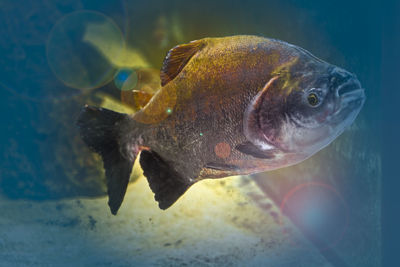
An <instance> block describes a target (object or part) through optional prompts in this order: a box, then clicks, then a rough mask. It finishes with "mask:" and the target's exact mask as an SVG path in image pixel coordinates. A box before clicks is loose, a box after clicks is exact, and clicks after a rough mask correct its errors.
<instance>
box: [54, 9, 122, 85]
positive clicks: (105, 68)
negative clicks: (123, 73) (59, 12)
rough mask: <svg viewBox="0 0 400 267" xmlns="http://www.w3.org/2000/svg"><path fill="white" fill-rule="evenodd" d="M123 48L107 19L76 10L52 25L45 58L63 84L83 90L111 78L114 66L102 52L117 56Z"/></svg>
mask: <svg viewBox="0 0 400 267" xmlns="http://www.w3.org/2000/svg"><path fill="white" fill-rule="evenodd" d="M123 48H124V38H123V35H122V33H121V31H120V29H119V28H118V26H117V25H116V24H115V23H114V22H113V21H112V20H111V19H110V18H108V17H107V16H105V15H103V14H101V13H99V12H94V11H77V12H73V13H70V14H68V15H66V16H64V17H63V18H61V19H60V20H59V21H58V22H57V23H56V24H55V25H54V27H53V29H52V30H51V32H50V34H49V37H48V40H47V46H46V49H47V61H48V64H49V66H50V68H51V70H52V71H53V73H54V74H55V76H56V77H57V78H58V79H59V80H60V81H62V82H63V83H64V84H65V85H67V86H69V87H72V88H76V89H81V90H87V89H92V88H96V87H100V86H103V85H105V84H106V83H108V82H110V81H111V80H112V79H113V77H114V73H115V71H116V68H115V66H114V65H113V63H112V62H110V60H109V59H108V58H107V57H106V56H105V55H104V54H108V55H110V54H111V56H112V57H114V58H117V57H120V56H119V54H120V53H122V52H123Z"/></svg>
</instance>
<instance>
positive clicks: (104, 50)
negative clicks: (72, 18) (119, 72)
mask: <svg viewBox="0 0 400 267" xmlns="http://www.w3.org/2000/svg"><path fill="white" fill-rule="evenodd" d="M117 34H120V35H122V33H121V32H118V33H116V32H115V30H114V29H113V28H111V25H110V24H108V23H92V24H89V25H88V26H87V27H86V30H85V34H84V36H83V41H85V42H87V43H89V44H91V45H92V46H93V47H94V48H95V49H97V50H98V51H99V52H100V53H101V54H102V55H103V56H104V57H105V58H106V59H107V60H108V61H109V62H110V63H111V64H112V65H114V66H115V67H117V68H122V67H131V68H146V67H149V63H148V62H147V60H146V59H145V58H144V57H143V56H142V55H141V54H140V53H139V52H138V51H137V50H136V49H134V48H130V47H127V46H126V43H125V42H122V43H121V42H120V40H121V38H116V36H115V35H117Z"/></svg>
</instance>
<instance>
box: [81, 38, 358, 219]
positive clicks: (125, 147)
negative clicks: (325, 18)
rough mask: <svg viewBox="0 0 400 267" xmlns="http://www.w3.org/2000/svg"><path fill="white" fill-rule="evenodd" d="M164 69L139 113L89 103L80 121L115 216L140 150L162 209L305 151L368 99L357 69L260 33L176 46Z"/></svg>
mask: <svg viewBox="0 0 400 267" xmlns="http://www.w3.org/2000/svg"><path fill="white" fill-rule="evenodd" d="M160 76H161V89H160V90H158V91H157V92H156V93H155V94H154V95H153V96H152V97H151V99H150V100H149V101H148V103H147V104H146V105H145V106H144V107H143V108H142V109H141V110H139V111H138V112H136V113H134V114H132V115H127V114H121V113H117V112H114V111H111V110H107V109H103V108H100V107H92V106H87V105H86V106H85V107H84V108H83V110H82V112H81V113H80V115H79V118H78V121H77V125H78V126H79V129H80V134H81V136H82V139H83V141H84V142H85V143H86V144H87V145H88V146H89V147H90V148H91V149H92V150H93V151H94V152H97V153H98V154H100V155H101V157H102V159H103V162H104V169H105V173H106V179H107V187H108V190H107V191H108V196H109V201H108V204H109V206H110V209H111V213H112V214H114V215H115V214H116V213H117V211H118V209H119V207H120V206H121V203H122V201H123V198H124V195H125V193H126V189H127V185H128V182H129V177H130V173H131V171H132V166H133V163H134V162H135V160H136V157H137V156H138V154H139V153H140V165H141V167H142V169H143V174H144V176H146V177H147V180H148V182H149V185H150V188H151V189H152V191H153V192H154V194H155V200H156V201H157V202H158V204H159V207H160V208H161V209H163V210H164V209H167V208H169V207H170V206H171V205H172V204H173V203H175V201H177V199H178V198H179V197H180V196H182V195H183V194H184V193H185V192H186V191H187V190H188V189H189V187H190V186H191V185H193V184H194V183H196V182H199V181H201V180H202V179H206V178H222V177H226V176H231V175H245V174H252V173H257V172H264V171H269V170H274V169H277V168H282V167H285V166H290V165H293V164H296V163H299V162H301V161H303V160H305V159H307V158H309V157H310V156H312V155H313V154H315V153H316V152H317V151H319V150H321V149H323V148H324V147H326V146H327V145H328V144H329V143H331V142H332V141H333V140H334V139H335V138H336V137H338V136H339V135H340V134H341V133H342V132H343V131H344V130H345V129H346V128H347V127H348V126H349V125H350V124H352V122H353V121H354V120H355V118H356V116H357V114H358V113H359V111H360V110H361V108H362V106H363V104H364V101H365V94H364V89H363V88H362V87H361V84H360V82H359V81H358V80H357V78H356V76H355V75H354V74H352V73H350V72H348V71H346V70H344V69H341V68H339V67H337V66H334V65H331V64H329V63H327V62H325V61H323V60H321V59H318V58H317V57H315V56H313V55H312V54H311V53H309V52H308V51H306V50H304V49H302V48H300V47H298V46H295V45H292V44H289V43H286V42H283V41H279V40H275V39H268V38H263V37H257V36H231V37H224V38H205V39H201V40H196V41H192V42H190V43H188V44H183V45H178V46H176V47H174V48H172V49H171V50H170V51H169V52H168V54H167V56H166V58H165V59H164V62H163V66H162V69H161V74H160ZM205 198H206V196H205Z"/></svg>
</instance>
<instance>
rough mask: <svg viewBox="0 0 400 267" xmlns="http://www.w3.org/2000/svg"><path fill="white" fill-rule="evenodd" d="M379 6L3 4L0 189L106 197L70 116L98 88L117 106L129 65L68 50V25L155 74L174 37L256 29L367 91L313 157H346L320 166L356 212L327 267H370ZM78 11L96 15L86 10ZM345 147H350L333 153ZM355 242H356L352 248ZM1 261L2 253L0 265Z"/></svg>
mask: <svg viewBox="0 0 400 267" xmlns="http://www.w3.org/2000/svg"><path fill="white" fill-rule="evenodd" d="M386 10H391V8H390V7H389V4H387V6H386V5H384V4H381V3H379V2H378V1H363V2H361V1H345V0H337V1H318V0H309V1H307V0H302V1H295V0H284V1H282V0H280V1H278V0H269V1H267V0H265V1H227V0H219V1H178V0H176V1H161V0H151V1H135V0H132V1H123V0H119V1H106V0H98V1H94V0H68V1H53V0H52V1H50V0H49V1H47V0H43V1H18V0H17V1H2V2H1V3H0V36H2V38H1V40H0V65H1V66H2V67H1V71H0V118H1V123H2V127H1V128H2V130H1V132H0V136H1V140H2V141H1V142H0V195H1V196H2V197H4V198H5V199H8V200H15V201H17V200H21V199H24V200H27V201H28V202H30V201H31V202H32V203H37V202H38V201H39V202H40V201H45V200H60V199H71V198H76V197H78V198H79V197H98V196H104V195H105V192H106V191H105V190H106V188H105V184H104V175H103V172H102V169H101V163H99V162H98V158H94V157H93V154H91V153H90V152H89V151H88V150H87V149H86V148H85V147H83V145H82V141H81V140H80V138H79V136H78V132H77V129H76V127H75V126H74V123H75V120H76V117H77V116H78V114H79V111H80V108H81V106H82V105H83V104H84V103H87V102H90V103H93V104H96V103H97V104H100V103H101V97H99V95H102V96H104V95H106V96H108V97H110V98H112V99H114V100H115V101H117V102H118V101H119V102H121V91H120V90H119V89H121V87H122V84H123V82H124V81H126V80H127V79H128V76H129V75H130V72H129V70H128V71H125V70H124V69H122V71H120V72H118V69H119V67H116V66H115V65H113V64H112V63H110V59H109V58H107V56H106V55H104V54H103V53H102V52H101V51H100V50H99V49H94V48H93V46H91V45H89V44H88V43H87V42H86V43H85V42H82V43H80V44H79V45H75V44H74V42H73V41H74V40H82V38H84V35H85V32H84V31H76V30H74V27H73V25H80V24H84V23H86V24H87V23H90V22H91V23H100V24H101V23H103V25H108V28H107V29H111V30H110V31H111V32H110V36H111V37H109V40H111V41H113V42H115V44H116V46H117V47H118V45H120V46H121V47H122V46H123V45H122V43H121V42H123V40H126V43H127V45H128V47H131V48H134V49H136V51H138V53H139V54H140V55H141V56H142V58H144V59H145V61H146V62H147V63H146V64H147V65H148V66H147V67H146V68H151V69H154V70H158V69H160V67H161V64H162V60H163V58H164V56H165V54H166V53H167V51H168V50H169V49H170V48H172V47H174V46H175V45H177V44H179V43H185V42H188V41H191V40H195V39H200V38H203V37H215V36H228V35H235V34H255V35H261V36H266V37H270V38H277V39H281V40H284V41H287V42H289V43H293V44H296V45H299V46H301V47H303V48H305V49H307V50H309V51H311V52H312V53H313V54H314V55H316V56H318V57H320V58H322V59H324V60H325V61H327V62H330V63H332V64H335V65H338V66H341V67H343V68H344V69H347V70H349V71H351V72H353V73H355V74H356V75H357V77H358V78H359V80H360V81H361V83H362V85H363V87H364V88H365V90H366V95H367V101H366V103H365V106H364V108H363V110H362V111H361V113H360V115H359V117H358V119H357V121H356V128H355V130H354V131H355V132H354V134H348V135H347V139H345V138H346V136H345V137H343V138H342V139H340V142H339V143H338V144H337V146H334V147H333V146H332V147H331V148H330V150H327V151H326V152H324V153H322V154H321V157H322V158H323V159H324V162H329V161H331V162H332V164H336V163H337V162H342V163H343V161H340V159H339V158H340V157H341V155H342V154H341V153H343V154H346V153H347V154H346V155H347V156H348V157H349V161H350V162H351V164H350V165H345V164H344V163H343V164H342V165H339V166H334V167H332V166H330V167H328V168H327V172H329V173H332V172H333V170H337V169H341V168H344V171H343V172H344V173H345V175H344V176H343V177H341V178H340V179H338V181H335V183H337V184H338V187H339V188H341V192H342V194H343V195H344V197H345V198H346V201H347V203H350V204H349V205H350V206H351V207H350V209H351V210H352V211H353V210H354V213H355V214H357V215H355V216H354V217H353V219H354V221H353V222H352V223H353V224H351V225H350V230H349V232H360V234H359V235H354V236H352V237H349V240H347V241H344V243H343V246H342V247H340V245H339V247H338V248H337V249H333V252H332V253H336V254H335V256H334V257H333V258H334V259H333V260H332V257H331V256H332V255H331V254H330V256H329V255H328V256H327V257H328V258H329V257H331V258H329V259H330V260H329V259H328V262H330V263H331V264H333V266H339V265H340V264H344V265H343V266H380V262H381V260H382V259H381V257H382V256H381V227H382V226H381V223H380V222H381V208H380V207H381V201H380V200H381V197H382V192H381V183H382V169H381V166H382V165H381V163H382V162H381V159H382V140H383V139H384V138H385V133H383V131H382V120H381V118H382V112H383V107H382V105H381V103H382V97H383V96H382V92H383V91H384V90H383V86H385V85H387V86H389V85H388V84H390V83H388V81H386V80H383V78H382V75H385V71H384V69H383V68H384V66H383V63H382V60H383V58H382V57H383V56H382V51H383V46H384V45H385V42H384V40H385V39H384V38H385V37H384V34H386V35H389V36H390V35H391V34H392V33H391V32H390V31H389V30H388V28H387V25H392V24H391V23H389V22H390V21H392V20H393V18H394V17H395V15H398V12H397V13H396V12H395V11H393V10H392V12H391V13H387V14H388V15H384V14H386V13H384V12H385V11H386ZM87 11H90V12H92V11H95V12H94V13H90V14H92V16H93V17H89V15H88V13H87ZM74 12H75V13H74ZM85 12H86V13H85ZM70 14H75V15H76V14H77V15H76V16H75V15H74V16H75V17H74V16H71V15H70ZM93 14H94V15H93ZM96 14H97V15H96ZM71 17H73V19H71ZM65 18H67V19H71V20H65ZM88 21H89V22H88ZM62 23H64V24H62ZM107 23H108V24H107ZM57 25H58V26H57ZM385 25H386V26H385ZM384 26H385V27H386V28H385V29H386V31H383V27H384ZM57 27H58V28H57ZM113 29H118V30H117V31H116V30H113ZM96 34H100V35H101V34H102V33H101V32H100V33H98V32H96ZM103 34H104V28H103ZM121 38H122V39H121ZM111 41H110V42H111ZM386 42H387V41H386ZM121 49H122V48H121ZM74 53H75V54H74ZM114 58H117V56H114ZM386 58H391V57H390V56H388V55H386ZM52 64H53V65H52ZM143 68H144V67H143ZM71 69H72V70H71ZM69 70H71V71H70V72H68V71H69ZM85 70H88V74H87V75H86V76H85V75H84V73H85ZM118 88H119V89H118ZM99 93H101V94H99ZM384 97H385V98H387V94H386V95H385V96H384ZM346 140H350V141H346ZM345 147H346V149H347V148H349V147H353V150H351V151H350V150H346V152H343V151H344V148H345ZM341 151H342V152H341ZM371 162H373V163H371ZM377 162H378V163H377ZM328 176H329V174H328ZM365 206H367V207H368V208H365ZM21 212H22V211H21ZM0 216H1V215H0ZM352 227H353V228H352ZM0 232H1V230H0ZM363 236H364V237H365V238H361V237H363ZM346 242H347V243H346ZM89 243H90V242H89ZM353 246H354V247H355V246H357V247H358V249H356V250H354V253H352V252H351V248H352V247H353ZM0 249H1V247H0ZM216 249H217V248H216ZM322 255H325V254H324V253H322ZM3 256H4V255H3ZM325 256H326V255H325ZM20 257H24V256H23V255H20ZM304 257H307V255H304ZM335 257H337V258H339V260H337V258H335ZM17 258H18V256H17ZM1 259H2V254H1V251H0V265H1ZM16 262H19V261H18V259H16ZM26 262H29V261H26ZM49 264H50V265H51V260H49ZM360 264H361V265H360ZM277 266H278V265H277ZM293 266H295V265H293ZM388 266H390V265H388Z"/></svg>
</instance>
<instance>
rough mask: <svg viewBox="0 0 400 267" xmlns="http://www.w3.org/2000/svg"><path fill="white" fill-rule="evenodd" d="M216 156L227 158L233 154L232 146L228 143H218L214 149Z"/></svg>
mask: <svg viewBox="0 0 400 267" xmlns="http://www.w3.org/2000/svg"><path fill="white" fill-rule="evenodd" d="M214 152H215V154H216V155H217V156H218V157H220V158H223V159H225V158H227V157H229V155H230V154H231V146H230V145H229V144H228V143H225V142H222V143H218V144H216V145H215V147H214Z"/></svg>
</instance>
